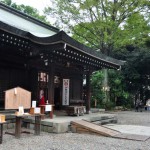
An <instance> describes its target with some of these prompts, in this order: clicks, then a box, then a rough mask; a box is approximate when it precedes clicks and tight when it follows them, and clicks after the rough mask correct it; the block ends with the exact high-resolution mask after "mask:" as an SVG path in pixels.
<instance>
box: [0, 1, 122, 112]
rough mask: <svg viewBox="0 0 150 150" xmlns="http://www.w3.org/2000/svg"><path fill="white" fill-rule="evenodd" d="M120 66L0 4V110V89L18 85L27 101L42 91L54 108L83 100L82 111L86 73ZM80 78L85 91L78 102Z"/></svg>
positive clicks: (0, 101)
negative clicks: (29, 95)
mask: <svg viewBox="0 0 150 150" xmlns="http://www.w3.org/2000/svg"><path fill="white" fill-rule="evenodd" d="M122 64H123V63H122V62H121V61H119V60H116V59H113V58H110V57H107V56H105V55H102V54H100V53H97V52H96V51H93V50H92V49H90V48H89V47H87V46H85V45H83V44H81V43H79V42H77V41H75V40H74V39H72V38H71V37H69V36H68V35H67V34H66V33H65V32H64V31H59V30H58V29H57V28H55V27H52V26H49V25H47V24H44V23H43V22H40V21H39V20H37V19H34V18H32V17H30V16H28V15H26V14H24V13H21V12H19V11H17V10H15V9H13V8H10V7H8V6H6V5H4V4H1V3H0V108H2V109H3V108H4V91H6V90H8V89H11V88H14V87H18V86H19V87H22V88H24V89H27V90H28V91H31V95H32V100H37V101H38V100H39V91H40V90H41V89H43V90H44V94H45V98H46V100H48V102H49V103H50V104H53V105H54V107H55V109H62V108H65V106H66V105H70V104H71V103H73V102H83V103H84V105H85V106H86V111H87V113H88V112H89V110H90V75H91V73H92V72H93V71H96V70H100V69H102V68H113V69H118V68H120V66H121V65H122ZM84 77H86V86H87V89H86V99H85V100H84V101H83V97H82V92H83V78H84ZM64 79H65V80H64ZM66 81H67V82H69V83H66ZM66 85H68V89H67V87H65V86H66ZM65 88H66V89H65ZM65 92H66V93H65ZM67 92H69V93H67ZM65 94H66V95H65ZM67 94H68V95H67ZM64 100H65V101H64Z"/></svg>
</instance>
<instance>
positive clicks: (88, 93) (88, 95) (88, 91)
mask: <svg viewBox="0 0 150 150" xmlns="http://www.w3.org/2000/svg"><path fill="white" fill-rule="evenodd" d="M90 108H91V85H90V72H88V73H87V74H86V113H87V114H89V112H90Z"/></svg>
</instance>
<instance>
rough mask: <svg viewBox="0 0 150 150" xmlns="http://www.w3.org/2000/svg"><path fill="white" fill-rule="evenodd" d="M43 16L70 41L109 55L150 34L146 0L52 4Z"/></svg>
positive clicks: (74, 0) (75, 0)
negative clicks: (64, 31) (66, 30)
mask: <svg viewBox="0 0 150 150" xmlns="http://www.w3.org/2000/svg"><path fill="white" fill-rule="evenodd" d="M52 3H53V6H52V7H51V6H50V7H48V8H46V9H45V12H46V13H47V14H49V15H51V16H55V17H56V22H57V23H58V24H59V25H62V24H63V25H64V24H65V25H66V27H67V28H69V30H72V34H73V37H74V38H75V39H77V40H79V41H80V42H82V43H84V44H87V45H88V46H91V47H94V48H96V49H100V51H101V52H102V53H105V54H107V55H110V54H111V52H112V51H113V50H114V49H116V48H118V47H121V46H122V45H126V44H129V43H131V42H132V43H133V44H140V43H144V42H145V37H147V36H148V33H149V25H148V22H149V18H150V16H149V15H148V14H149V0H52Z"/></svg>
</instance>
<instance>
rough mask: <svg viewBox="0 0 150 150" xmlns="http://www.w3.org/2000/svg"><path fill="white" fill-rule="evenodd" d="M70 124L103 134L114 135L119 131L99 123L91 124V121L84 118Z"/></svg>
mask: <svg viewBox="0 0 150 150" xmlns="http://www.w3.org/2000/svg"><path fill="white" fill-rule="evenodd" d="M71 124H73V125H75V126H78V127H82V128H84V129H88V130H89V131H92V132H95V133H98V134H100V135H104V136H115V135H117V134H119V133H120V132H118V131H116V130H112V129H109V128H106V127H102V126H99V125H96V124H93V123H91V122H87V121H84V120H79V121H72V122H71Z"/></svg>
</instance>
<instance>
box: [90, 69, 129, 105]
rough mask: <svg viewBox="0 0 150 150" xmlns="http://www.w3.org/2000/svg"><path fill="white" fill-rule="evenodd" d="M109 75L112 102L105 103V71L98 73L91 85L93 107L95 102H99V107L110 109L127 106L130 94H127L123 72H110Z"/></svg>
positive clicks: (93, 76) (93, 77) (92, 79)
mask: <svg viewBox="0 0 150 150" xmlns="http://www.w3.org/2000/svg"><path fill="white" fill-rule="evenodd" d="M108 75H109V79H108V81H109V83H108V84H109V86H110V91H109V92H108V94H109V97H110V102H105V101H104V98H105V92H106V91H104V90H103V80H104V74H103V71H96V72H94V74H93V75H92V78H91V85H92V105H93V106H94V104H95V100H97V107H110V106H108V105H107V104H109V105H111V106H116V105H124V106H127V105H128V104H131V102H130V103H129V101H131V99H129V93H128V92H127V88H126V83H125V82H124V76H123V74H122V72H120V71H116V70H108Z"/></svg>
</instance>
